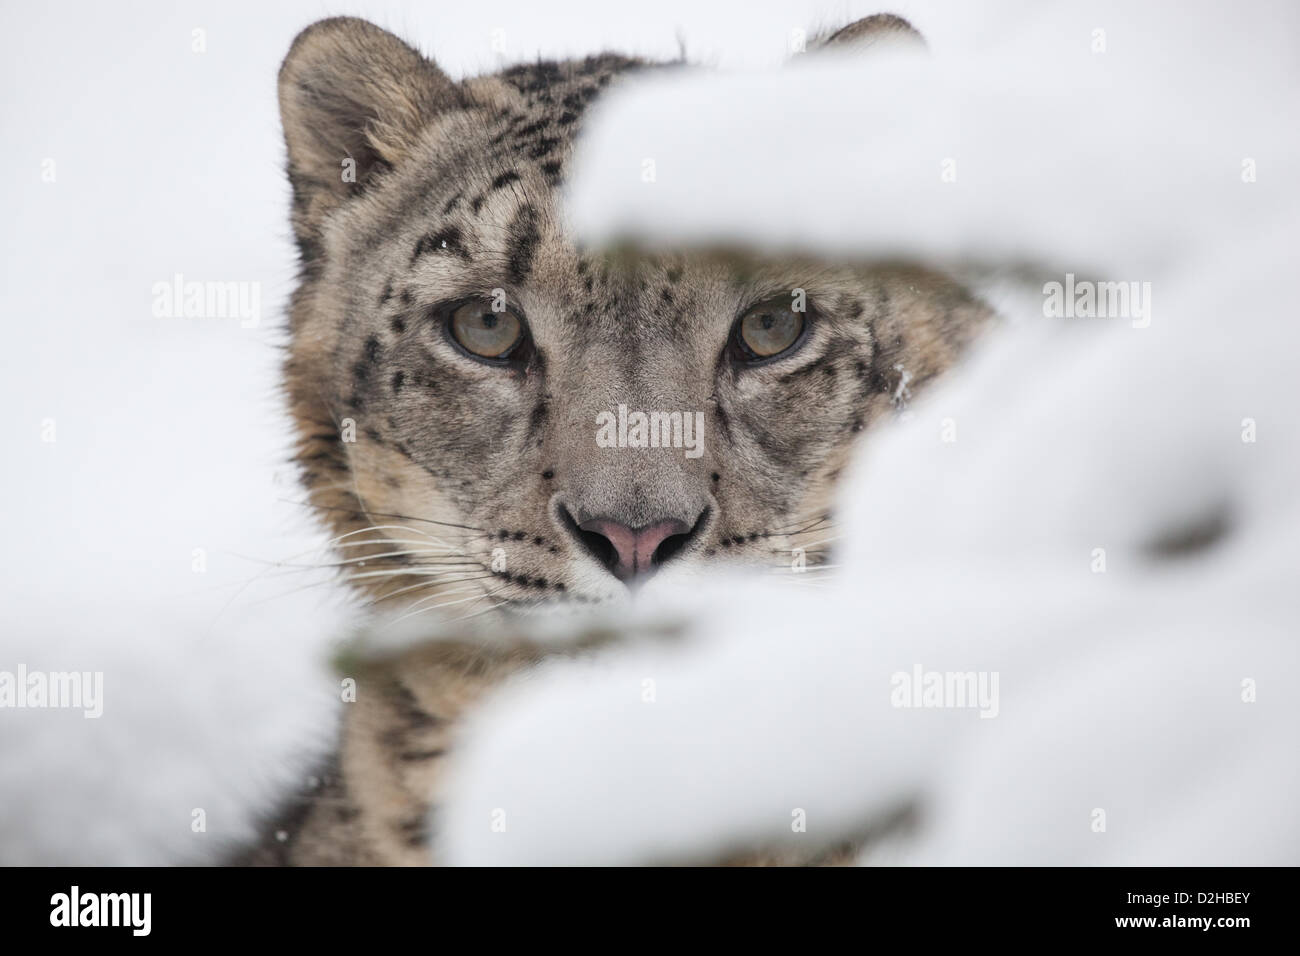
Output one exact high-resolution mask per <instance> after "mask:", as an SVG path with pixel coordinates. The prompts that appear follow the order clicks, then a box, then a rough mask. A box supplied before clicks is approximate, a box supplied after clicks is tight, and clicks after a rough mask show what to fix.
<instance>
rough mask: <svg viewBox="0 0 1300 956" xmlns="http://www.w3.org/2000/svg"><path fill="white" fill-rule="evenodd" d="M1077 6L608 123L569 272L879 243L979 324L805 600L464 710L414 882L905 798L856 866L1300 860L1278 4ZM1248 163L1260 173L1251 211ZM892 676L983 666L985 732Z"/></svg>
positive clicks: (627, 109)
mask: <svg viewBox="0 0 1300 956" xmlns="http://www.w3.org/2000/svg"><path fill="white" fill-rule="evenodd" d="M1088 9H1089V11H1090V14H1089V18H1088V19H1084V18H1081V17H1080V16H1079V15H1078V8H1072V7H1068V6H1053V7H1050V8H1049V9H1046V10H1044V11H1043V12H1042V13H1041V14H1039V15H1036V16H1031V17H1026V19H1025V22H1024V23H1023V24H1022V25H1021V26H1019V27H1018V28H1015V29H1012V30H1010V31H1009V32H1008V33H1007V34H1006V35H1005V36H1003V37H1002V38H1001V40H1000V41H999V42H997V43H993V44H991V45H990V46H988V47H986V48H971V49H968V50H966V51H963V52H961V53H956V52H954V53H953V55H952V56H951V57H944V56H941V55H940V53H939V52H938V51H937V50H936V51H935V54H934V56H933V57H932V58H930V59H928V60H917V59H916V58H908V57H898V58H893V59H888V60H885V61H881V62H878V63H875V64H872V65H870V66H863V65H858V64H849V63H843V62H835V63H826V64H823V65H821V66H816V67H814V66H812V65H811V64H809V65H807V67H806V68H804V67H801V68H800V69H799V70H797V71H796V70H794V69H790V70H788V71H785V72H780V73H776V72H767V73H753V74H739V75H731V76H725V77H717V76H711V75H698V74H697V75H694V76H690V77H686V78H674V79H669V80H660V81H655V82H650V83H646V84H644V85H643V86H642V87H640V88H638V89H633V90H629V91H627V92H626V93H624V94H623V95H622V97H621V99H620V100H611V101H610V102H609V103H608V104H607V105H606V107H605V110H604V114H603V122H602V124H601V125H598V126H597V127H596V128H594V129H593V130H592V132H591V135H590V137H589V138H588V140H587V144H586V148H585V152H584V153H583V154H582V155H581V157H580V161H581V164H580V166H579V169H580V173H579V175H578V176H577V177H576V178H575V184H574V187H573V189H572V192H571V195H570V197H569V203H570V210H571V213H572V216H573V221H574V223H575V224H576V226H577V227H578V229H579V231H580V233H581V234H582V235H583V236H584V237H585V238H587V239H588V240H589V241H593V242H598V241H608V240H614V239H620V238H628V237H631V238H635V239H636V240H638V241H640V242H642V243H644V244H648V245H654V244H658V243H663V244H670V243H671V244H677V243H682V242H694V243H708V242H727V241H743V242H747V243H751V244H757V245H761V246H764V247H767V248H770V249H784V248H791V247H797V248H813V249H816V250H818V251H821V252H824V253H830V254H842V255H861V256H865V257H871V256H880V257H891V256H895V255H898V254H905V255H908V256H911V257H913V258H916V259H919V260H921V261H925V262H928V263H931V264H939V265H948V266H950V267H953V268H958V269H961V270H963V271H964V272H965V273H966V274H967V275H969V276H970V278H971V279H972V280H973V281H975V282H976V283H977V284H979V285H982V286H983V287H985V288H987V289H988V290H989V291H990V293H991V294H993V295H994V296H996V297H997V301H998V303H999V305H1000V306H1001V307H1002V308H1003V309H1004V311H1005V312H1006V319H1007V322H1006V328H1005V329H1003V330H1002V331H1000V332H999V333H998V334H997V335H996V336H995V337H994V338H993V340H992V341H990V342H988V343H987V344H986V345H985V346H984V348H983V349H982V350H981V353H980V354H979V355H978V356H977V357H976V358H975V360H974V361H973V362H972V363H971V364H970V366H969V367H967V368H965V369H963V370H961V371H960V372H958V373H957V374H955V375H954V376H953V377H952V378H951V379H950V380H949V381H948V382H947V383H946V384H944V385H942V386H941V387H940V388H938V389H937V390H936V391H934V392H932V393H931V394H929V395H927V396H925V397H924V398H923V399H922V400H920V401H919V402H917V403H914V404H913V405H911V407H910V413H911V414H910V419H909V420H908V421H907V422H906V423H904V424H902V425H901V426H898V427H896V428H893V429H892V430H890V431H888V432H885V433H882V434H879V435H877V436H876V439H875V440H874V441H873V442H872V443H870V444H869V445H868V446H867V449H866V451H865V452H864V454H863V455H862V456H861V457H860V458H859V460H858V462H857V467H856V470H855V474H854V475H853V477H852V478H851V479H850V481H849V483H848V486H847V488H846V489H845V491H844V494H843V510H844V519H843V525H842V529H841V531H840V539H839V543H840V545H841V547H842V549H843V551H842V560H841V562H840V563H841V567H840V569H839V571H838V572H837V574H836V575H835V576H834V577H832V578H831V579H830V582H831V583H829V584H828V583H826V581H825V580H823V581H821V582H819V583H820V584H821V585H822V586H820V587H817V588H815V589H814V588H808V587H801V588H796V587H791V588H787V589H785V590H784V591H783V592H781V591H778V592H774V590H773V588H772V587H771V584H770V582H768V581H764V582H760V583H752V582H751V583H741V582H735V581H719V582H714V583H712V584H709V583H707V582H696V583H693V584H692V586H691V587H690V589H689V591H686V592H684V593H669V592H666V591H661V592H660V593H659V594H658V595H657V600H656V602H655V603H656V604H657V605H658V606H660V607H665V606H666V607H675V608H676V609H677V613H676V614H675V615H673V617H674V619H675V620H676V621H677V624H678V626H679V627H680V628H681V630H682V632H683V642H682V643H679V644H675V645H674V646H672V647H664V646H661V645H657V644H655V643H654V642H649V641H642V640H637V625H636V624H635V623H633V624H630V625H629V626H628V646H627V647H625V648H622V649H618V650H615V651H612V652H608V653H605V654H603V655H600V656H599V657H598V658H597V659H595V660H593V661H588V662H584V663H582V664H569V663H557V664H554V665H552V666H551V667H550V668H548V669H546V670H544V671H542V672H540V673H537V674H534V675H531V676H530V677H529V678H528V679H527V680H525V681H521V682H519V684H518V685H517V686H516V687H513V688H510V689H507V690H505V691H503V692H502V693H501V694H500V695H499V696H498V697H497V698H496V700H494V701H492V702H491V703H489V704H488V705H487V706H485V707H484V708H483V709H482V710H481V711H480V712H479V713H478V714H477V715H475V717H474V718H473V719H472V720H471V723H470V726H469V727H468V728H467V729H466V733H465V742H464V744H463V747H462V751H461V757H460V762H459V764H458V765H457V767H456V776H455V777H454V784H453V786H452V787H451V789H450V794H451V796H450V799H449V800H448V801H447V802H446V803H445V804H444V805H443V806H441V807H440V809H439V818H438V819H439V824H440V826H441V827H442V842H441V845H440V847H439V849H440V852H441V853H443V854H444V855H445V858H446V859H448V860H449V861H450V862H453V863H476V864H481V863H512V864H519V863H523V864H535V863H552V864H555V863H559V864H565V863H576V864H583V863H622V864H627V863H646V862H689V861H696V862H708V861H713V860H718V859H720V858H722V857H724V856H725V855H727V854H728V853H730V852H733V851H736V850H738V849H741V848H746V847H750V848H752V847H754V846H758V845H767V846H772V847H778V848H779V847H783V846H784V847H795V848H801V849H803V850H810V849H814V848H817V847H823V846H829V845H833V844H834V843H836V842H837V841H839V840H842V839H845V838H851V837H853V836H856V835H858V834H860V833H862V832H863V830H864V828H865V827H866V826H869V825H870V824H871V823H872V822H873V821H874V822H880V821H882V820H885V819H887V818H888V817H889V816H890V814H891V813H893V812H895V811H896V810H897V809H898V808H899V807H901V806H908V805H910V806H914V807H916V808H917V809H918V815H917V818H916V819H917V821H918V822H917V824H916V826H915V829H914V830H912V831H910V832H908V833H906V834H905V835H903V836H902V837H900V838H894V839H890V840H888V841H885V842H882V843H879V844H875V845H872V846H871V847H869V849H868V851H867V854H866V856H865V857H864V862H892V863H898V862H902V863H914V864H935V863H942V864H954V863H955V864H968V863H978V864H1017V863H1039V864H1072V863H1074V864H1147V865H1153V864H1154V865H1170V864H1193V863H1202V864H1243V863H1248V864H1279V863H1286V864H1295V863H1296V862H1297V858H1298V856H1300V825H1298V824H1297V823H1296V821H1295V816H1294V813H1293V812H1292V809H1291V808H1292V807H1293V806H1294V804H1295V801H1296V799H1297V796H1300V775H1298V773H1297V759H1296V755H1297V739H1296V735H1297V728H1298V727H1300V704H1298V703H1297V702H1296V700H1295V698H1294V695H1292V694H1290V693H1289V687H1290V685H1291V683H1292V682H1293V681H1294V680H1295V678H1296V676H1297V665H1298V664H1300V660H1298V658H1300V651H1297V648H1296V644H1295V640H1294V632H1295V626H1294V621H1295V619H1296V612H1297V610H1300V601H1298V600H1297V598H1296V596H1295V589H1294V579H1295V570H1294V569H1295V568H1296V567H1297V566H1298V564H1297V559H1298V558H1300V546H1298V545H1297V543H1296V542H1297V541H1298V540H1300V536H1298V535H1297V531H1300V528H1298V527H1297V521H1298V520H1300V499H1298V498H1297V488H1300V481H1298V479H1300V433H1298V428H1297V424H1296V421H1295V417H1294V414H1293V412H1292V406H1293V403H1294V386H1293V385H1292V382H1293V380H1294V373H1293V370H1292V368H1291V362H1292V356H1293V355H1294V354H1295V352H1296V347H1297V345H1298V344H1300V333H1298V332H1297V327H1296V322H1295V318H1296V316H1295V308H1294V304H1293V303H1294V290H1293V288H1292V287H1291V281H1290V275H1291V273H1292V272H1293V268H1294V260H1295V245H1294V243H1295V226H1296V222H1297V213H1298V212H1300V203H1298V202H1297V187H1296V183H1295V182H1294V180H1293V179H1292V178H1291V177H1289V175H1287V174H1286V173H1284V172H1282V171H1283V170H1286V169H1289V168H1292V167H1293V166H1294V164H1295V161H1296V159H1297V149H1298V148H1300V136H1298V135H1297V133H1296V131H1295V130H1294V129H1293V128H1292V126H1291V125H1290V124H1286V123H1283V122H1281V121H1280V117H1282V116H1287V115H1292V114H1293V113H1294V112H1295V108H1296V105H1297V104H1296V90H1297V84H1296V76H1295V63H1296V61H1295V58H1294V56H1293V55H1291V54H1290V52H1289V51H1287V50H1286V49H1285V48H1284V47H1282V46H1281V45H1280V41H1279V37H1280V36H1283V35H1285V36H1288V37H1294V36H1295V35H1296V31H1295V30H1294V20H1295V14H1294V12H1293V11H1291V10H1289V9H1287V8H1285V7H1284V6H1281V5H1263V7H1262V8H1255V7H1252V8H1251V9H1249V10H1241V11H1237V12H1236V13H1235V14H1234V16H1236V17H1239V25H1238V27H1237V28H1234V30H1233V31H1231V32H1230V33H1224V32H1223V31H1221V29H1220V23H1221V20H1220V11H1217V10H1215V9H1214V8H1211V7H1210V6H1208V5H1199V6H1195V7H1194V8H1193V9H1191V10H1189V9H1188V6H1187V5H1180V6H1179V7H1178V11H1179V14H1180V15H1179V16H1173V15H1171V13H1172V8H1171V7H1169V6H1167V5H1165V6H1161V7H1159V8H1156V7H1153V6H1151V5H1143V6H1142V8H1141V9H1140V10H1137V9H1133V10H1129V9H1125V8H1121V7H1119V6H1118V5H1104V4H1103V5H1097V4H1093V5H1091V6H1090V7H1089V8H1088ZM1096 24H1104V25H1105V26H1106V28H1107V31H1108V36H1109V40H1110V44H1111V46H1110V51H1111V52H1108V53H1107V54H1105V55H1104V56H1097V57H1095V58H1094V56H1093V54H1091V53H1089V52H1088V50H1089V48H1088V38H1089V35H1090V31H1089V30H1088V29H1080V28H1081V27H1084V26H1087V27H1092V26H1094V25H1096ZM1283 24H1286V25H1289V26H1290V27H1291V28H1290V29H1288V28H1287V26H1284V25H1283ZM1285 42H1290V41H1289V40H1288V41H1285ZM931 46H932V49H935V44H932V45H931ZM1209 51H1213V52H1209ZM1207 57H1208V58H1209V60H1211V61H1212V64H1211V65H1207ZM1244 62H1249V63H1250V70H1249V72H1247V71H1244V70H1233V69H1232V68H1231V67H1230V66H1229V64H1234V63H1235V64H1240V63H1244ZM790 117H797V118H796V119H790ZM756 144H761V147H762V148H756ZM950 156H951V157H955V158H956V159H957V166H956V168H957V170H958V176H957V181H956V182H955V183H945V182H942V181H941V179H940V169H941V166H940V162H941V160H942V159H943V158H945V157H950ZM646 157H650V158H653V159H654V160H655V167H656V174H657V175H656V179H655V181H654V182H653V183H645V184H643V183H640V182H638V181H636V176H635V174H636V173H637V172H638V171H639V170H640V168H641V160H642V159H643V158H646ZM846 157H847V159H846ZM1246 157H1250V158H1254V159H1255V160H1256V162H1257V165H1258V168H1259V169H1271V170H1273V171H1274V172H1273V173H1269V174H1268V175H1267V176H1265V175H1262V174H1261V175H1260V177H1259V179H1258V181H1255V182H1245V181H1244V180H1243V178H1242V175H1241V174H1242V170H1243V166H1242V160H1243V158H1246ZM1265 180H1267V183H1265ZM774 184H779V185H778V186H776V187H775V188H774ZM1261 185H1264V187H1265V188H1264V189H1258V188H1257V187H1259V186H1261ZM1067 272H1073V273H1079V274H1081V275H1093V276H1096V277H1099V278H1100V279H1102V280H1103V281H1109V280H1124V281H1130V280H1131V281H1139V280H1140V281H1145V282H1151V283H1152V288H1153V308H1152V315H1151V322H1150V324H1149V326H1148V327H1142V326H1143V324H1144V323H1143V322H1140V321H1128V320H1124V319H1104V318H1102V319H1067V320H1049V319H1046V318H1044V316H1043V313H1042V303H1043V297H1042V294H1041V293H1042V290H1041V284H1042V283H1044V282H1045V281H1052V280H1056V281H1062V280H1063V279H1064V276H1065V274H1066V273H1067ZM1018 277H1024V278H1022V279H1021V280H1020V281H1017V278H1018ZM1251 424H1253V425H1255V426H1257V428H1258V429H1259V431H1258V435H1257V440H1255V441H1246V440H1244V437H1245V436H1246V435H1247V434H1248V431H1249V427H1250V425H1251ZM949 426H951V429H955V435H956V440H955V441H947V442H945V441H944V440H943V437H942V436H943V434H944V432H945V428H947V427H949ZM1216 528H1217V529H1219V532H1220V537H1219V538H1217V539H1213V535H1214V534H1215V529H1216ZM1198 531H1201V532H1204V533H1205V535H1206V536H1208V537H1210V538H1211V539H1212V540H1211V541H1210V543H1209V544H1208V545H1206V546H1205V547H1203V548H1201V549H1199V550H1197V549H1196V547H1195V546H1194V544H1190V545H1189V547H1188V549H1187V550H1186V552H1185V553H1184V552H1180V551H1179V550H1178V549H1177V548H1176V547H1174V546H1173V544H1172V543H1173V542H1176V541H1177V540H1178V539H1179V538H1182V539H1184V540H1187V541H1189V542H1194V539H1195V538H1196V536H1197V532H1198ZM1099 548H1100V549H1104V558H1105V562H1106V563H1105V570H1104V572H1100V573H1099V572H1098V570H1096V569H1097V564H1096V560H1097V557H1096V556H1097V553H1098V552H1097V551H1096V550H1095V549H1099ZM792 578H793V576H792ZM791 583H794V582H793V580H792V581H791ZM660 613H661V614H662V613H664V612H662V611H661V612H660ZM918 666H920V667H924V668H925V669H932V670H941V671H959V672H978V673H981V674H997V675H998V676H999V686H1000V691H1001V693H1000V701H999V708H998V715H997V717H996V718H994V719H989V720H983V719H980V718H979V716H978V714H977V713H976V712H974V711H972V710H910V709H898V708H895V707H893V706H892V703H891V696H890V688H891V684H890V680H891V676H892V675H894V674H895V673H898V672H910V671H911V670H912V669H913V668H914V667H918ZM646 680H650V681H652V682H653V683H652V684H651V685H649V686H652V687H653V688H654V695H653V696H654V699H653V701H647V700H646V699H645V697H644V694H643V688H644V687H645V686H646V685H645V684H644V683H643V682H644V681H646ZM1254 694H1257V696H1253V695H1254ZM493 810H501V811H504V813H505V820H506V827H505V830H504V832H496V831H494V830H493V829H492V828H491V827H490V826H489V823H490V821H491V820H492V819H493V818H492V816H491V813H492V811H493ZM798 811H803V813H804V815H805V816H806V821H807V829H806V832H793V830H792V815H795V814H797V813H798Z"/></svg>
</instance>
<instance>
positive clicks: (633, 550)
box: [574, 518, 701, 584]
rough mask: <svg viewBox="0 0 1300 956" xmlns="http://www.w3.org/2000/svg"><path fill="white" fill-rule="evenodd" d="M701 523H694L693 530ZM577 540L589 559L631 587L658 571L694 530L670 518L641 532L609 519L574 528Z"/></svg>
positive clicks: (644, 528)
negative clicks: (633, 583)
mask: <svg viewBox="0 0 1300 956" xmlns="http://www.w3.org/2000/svg"><path fill="white" fill-rule="evenodd" d="M700 523H701V522H696V528H698V527H699V525H700ZM574 528H575V529H576V531H577V532H578V539H579V541H580V542H581V543H582V545H583V546H584V547H585V548H586V549H587V551H588V552H590V553H591V555H592V556H593V557H594V558H596V560H597V561H599V562H601V563H602V564H603V565H605V567H606V568H607V569H608V570H609V572H610V573H611V574H613V575H614V576H615V577H616V578H618V579H619V580H620V581H623V582H625V583H629V584H630V583H632V582H633V581H634V580H635V579H638V578H645V577H648V576H649V575H651V574H653V573H654V572H655V571H657V570H658V569H659V566H660V565H662V564H663V563H664V562H665V561H667V560H668V559H670V558H671V557H672V556H673V555H675V554H677V553H678V552H679V551H681V550H682V548H684V547H686V545H687V543H688V542H689V541H690V539H691V538H692V537H693V536H694V532H695V528H692V527H691V526H690V525H688V524H687V523H686V522H684V521H678V520H676V519H673V518H670V519H667V520H665V521H657V522H655V523H654V524H649V525H646V526H644V527H641V528H629V527H628V526H627V525H625V524H621V523H620V522H618V521H613V520H611V519H609V518H593V519H591V520H590V521H584V522H582V523H581V524H575V525H574Z"/></svg>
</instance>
